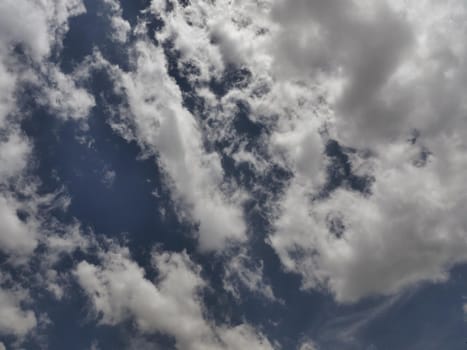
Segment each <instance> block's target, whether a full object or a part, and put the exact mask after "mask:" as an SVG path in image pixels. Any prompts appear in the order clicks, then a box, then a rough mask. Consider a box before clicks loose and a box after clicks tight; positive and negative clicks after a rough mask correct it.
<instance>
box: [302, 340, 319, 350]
mask: <svg viewBox="0 0 467 350" xmlns="http://www.w3.org/2000/svg"><path fill="white" fill-rule="evenodd" d="M316 349H317V347H316V345H315V344H314V343H313V342H312V341H311V340H307V341H304V342H303V343H302V344H300V347H299V348H298V350H316Z"/></svg>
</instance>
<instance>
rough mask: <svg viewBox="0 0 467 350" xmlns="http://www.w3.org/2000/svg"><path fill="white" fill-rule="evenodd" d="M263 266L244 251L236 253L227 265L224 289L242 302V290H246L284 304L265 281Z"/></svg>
mask: <svg viewBox="0 0 467 350" xmlns="http://www.w3.org/2000/svg"><path fill="white" fill-rule="evenodd" d="M263 264H264V263H263V261H262V260H259V262H258V261H255V260H254V259H253V258H252V257H251V256H249V255H248V252H247V251H245V250H244V249H242V250H241V251H240V252H238V253H237V252H234V253H233V256H232V257H230V258H228V260H227V262H226V263H225V272H224V278H223V284H224V289H225V290H228V291H229V292H231V293H232V295H233V296H234V297H236V298H237V299H238V300H242V292H241V290H242V288H246V289H247V290H248V291H249V292H251V293H254V294H257V295H260V296H261V297H264V298H266V299H267V300H269V301H275V302H282V301H280V300H279V299H277V298H276V296H275V295H274V292H273V290H272V287H271V286H270V285H269V284H268V283H267V282H266V281H265V278H264V272H263Z"/></svg>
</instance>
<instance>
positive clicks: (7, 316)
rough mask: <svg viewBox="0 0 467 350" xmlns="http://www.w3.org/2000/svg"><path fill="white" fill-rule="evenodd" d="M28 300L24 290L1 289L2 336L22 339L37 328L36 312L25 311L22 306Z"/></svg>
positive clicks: (0, 316) (0, 320)
mask: <svg viewBox="0 0 467 350" xmlns="http://www.w3.org/2000/svg"><path fill="white" fill-rule="evenodd" d="M2 279H3V276H2ZM2 282H3V281H2ZM27 299H28V295H27V292H26V291H25V290H23V289H5V288H3V287H0V333H1V334H7V335H11V334H12V335H15V336H18V337H22V336H24V335H26V334H27V333H28V332H29V331H30V330H31V329H33V328H34V327H36V324H37V320H36V317H35V315H34V312H32V311H30V310H24V309H23V307H22V305H21V304H22V303H24V302H26V301H27Z"/></svg>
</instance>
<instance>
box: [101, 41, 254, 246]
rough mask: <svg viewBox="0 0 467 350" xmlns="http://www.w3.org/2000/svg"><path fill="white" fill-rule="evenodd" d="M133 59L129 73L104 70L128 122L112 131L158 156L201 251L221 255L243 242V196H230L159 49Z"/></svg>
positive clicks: (136, 52) (140, 45)
mask: <svg viewBox="0 0 467 350" xmlns="http://www.w3.org/2000/svg"><path fill="white" fill-rule="evenodd" d="M132 53H133V70H132V71H130V72H128V73H126V72H123V71H122V70H120V69H119V68H117V67H115V66H108V68H109V69H110V74H111V76H112V78H113V79H114V82H115V89H116V91H117V92H118V93H120V94H122V95H123V96H125V97H126V99H127V105H128V109H125V110H124V111H123V110H122V111H120V114H121V115H128V117H127V118H121V119H120V120H113V121H112V123H113V127H114V129H115V130H120V131H123V136H124V137H126V138H128V139H136V140H137V141H138V143H139V145H140V146H141V148H142V149H143V150H144V152H146V153H149V154H154V155H156V156H157V158H158V161H159V163H160V165H161V166H162V168H163V170H164V171H165V172H166V174H167V175H168V181H169V184H170V185H171V187H173V189H174V191H173V195H174V198H175V199H177V200H179V201H180V203H181V204H182V207H183V208H184V209H185V210H184V211H185V213H186V214H188V215H189V216H191V217H192V218H193V220H194V221H195V222H197V223H199V237H198V241H199V248H200V249H201V250H203V251H212V250H221V249H223V248H224V247H225V246H226V245H228V244H230V243H231V242H241V241H244V240H245V238H246V236H245V223H244V220H243V212H242V205H241V203H242V196H243V194H242V193H241V191H236V190H235V188H233V187H232V188H230V191H229V186H228V184H227V183H226V182H225V181H224V171H223V168H222V166H221V160H220V157H219V155H218V154H217V153H216V152H208V151H206V150H205V148H204V145H203V135H202V133H201V131H200V127H199V125H198V121H197V119H196V118H195V117H194V116H193V115H192V114H191V113H190V112H189V111H188V110H187V109H185V108H184V106H183V101H182V96H181V92H180V90H179V87H178V86H177V85H176V83H175V82H174V80H173V79H172V78H171V77H170V76H169V75H168V73H167V68H166V67H167V62H166V59H165V56H164V53H163V51H162V49H161V48H160V47H156V46H154V45H153V44H152V43H151V42H149V41H145V40H140V41H138V42H136V43H135V45H134V47H133V51H132ZM101 64H102V62H101ZM103 64H104V65H105V63H103ZM155 82H156V83H155ZM160 86H163V87H164V89H160V88H159V87H160Z"/></svg>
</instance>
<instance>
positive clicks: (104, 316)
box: [75, 247, 272, 350]
mask: <svg viewBox="0 0 467 350" xmlns="http://www.w3.org/2000/svg"><path fill="white" fill-rule="evenodd" d="M101 258H102V262H101V264H100V265H93V264H90V263H88V262H86V261H83V262H81V263H80V264H79V265H78V266H77V268H76V270H75V276H76V277H77V279H78V282H79V284H80V285H81V287H82V288H83V289H84V291H85V292H86V293H87V294H88V296H89V298H90V300H91V302H92V306H93V308H94V309H95V311H96V312H97V313H98V314H99V315H101V319H100V322H101V323H102V324H111V325H114V324H117V323H119V322H122V321H124V320H127V319H132V320H134V322H135V324H136V325H137V327H138V329H139V330H140V331H141V332H142V333H149V334H150V333H155V332H161V333H164V334H168V335H170V336H173V337H174V338H175V341H176V346H177V349H187V350H189V349H192V350H195V349H200V350H201V349H219V348H223V349H235V350H237V349H238V350H240V349H242V348H244V347H245V346H247V347H251V348H255V349H272V346H271V344H270V343H269V342H268V340H267V339H266V338H264V336H263V335H261V334H260V333H258V332H256V331H255V330H254V329H253V328H252V327H251V326H249V325H247V324H240V325H237V326H233V327H230V326H226V325H215V324H213V323H212V322H210V321H209V320H207V319H206V318H205V317H204V311H203V304H202V302H201V299H200V296H199V292H200V291H201V289H202V288H203V287H205V282H204V281H203V279H202V278H201V276H200V268H199V267H198V266H196V265H194V264H193V263H192V262H191V261H190V259H189V257H188V255H187V254H186V253H167V252H164V253H158V252H157V253H154V255H153V262H154V267H155V268H156V269H157V270H158V272H159V275H158V278H157V280H156V281H155V282H154V283H153V282H151V281H150V280H148V279H147V278H146V277H145V272H144V270H143V269H142V268H141V267H139V266H138V265H137V264H136V263H135V262H133V261H132V260H131V259H130V257H129V253H128V251H127V250H126V249H124V248H120V247H114V248H113V250H111V251H108V252H106V253H103V254H102V256H101Z"/></svg>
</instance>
